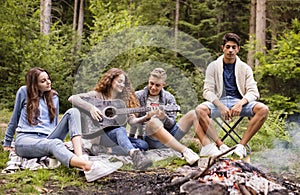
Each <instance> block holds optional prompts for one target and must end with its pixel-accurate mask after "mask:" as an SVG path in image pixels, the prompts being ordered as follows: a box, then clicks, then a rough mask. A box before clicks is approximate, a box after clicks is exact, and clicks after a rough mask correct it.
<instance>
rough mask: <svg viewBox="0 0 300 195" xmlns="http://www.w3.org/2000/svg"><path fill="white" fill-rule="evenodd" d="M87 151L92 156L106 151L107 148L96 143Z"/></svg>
mask: <svg viewBox="0 0 300 195" xmlns="http://www.w3.org/2000/svg"><path fill="white" fill-rule="evenodd" d="M89 152H90V153H91V154H92V155H94V156H98V155H99V154H101V153H105V154H106V153H108V148H107V147H105V146H101V145H98V144H93V145H92V147H91V150H90V151H89Z"/></svg>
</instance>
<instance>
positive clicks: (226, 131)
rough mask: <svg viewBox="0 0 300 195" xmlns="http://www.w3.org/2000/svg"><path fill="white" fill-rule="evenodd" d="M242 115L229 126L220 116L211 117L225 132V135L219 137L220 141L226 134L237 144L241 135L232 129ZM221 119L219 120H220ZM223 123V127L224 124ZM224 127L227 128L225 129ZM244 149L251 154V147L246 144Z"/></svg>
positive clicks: (241, 118) (240, 119)
mask: <svg viewBox="0 0 300 195" xmlns="http://www.w3.org/2000/svg"><path fill="white" fill-rule="evenodd" d="M243 118H244V117H240V118H239V119H238V120H237V121H235V123H234V124H233V125H232V126H231V125H230V124H229V123H228V122H227V121H226V120H223V119H222V118H213V120H214V121H215V123H216V124H217V125H218V126H219V127H220V128H221V129H222V130H223V131H224V132H225V135H224V136H223V137H222V138H221V141H224V140H225V139H226V138H227V137H228V136H229V137H230V138H231V139H232V140H233V141H234V142H235V143H236V144H238V143H239V141H240V140H241V139H242V138H241V136H240V135H239V134H238V133H237V132H236V131H235V130H234V129H235V128H236V127H237V126H238V125H239V123H240V122H241V121H242V120H243ZM220 120H221V122H220ZM222 123H223V124H225V127H224V125H222ZM226 127H227V128H228V129H229V130H228V129H226ZM233 134H234V135H235V136H236V137H238V139H239V141H238V140H237V139H236V138H235V137H234V136H233ZM246 149H247V150H248V153H249V154H251V147H250V146H249V145H248V144H247V145H246Z"/></svg>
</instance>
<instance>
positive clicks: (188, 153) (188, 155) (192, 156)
mask: <svg viewBox="0 0 300 195" xmlns="http://www.w3.org/2000/svg"><path fill="white" fill-rule="evenodd" d="M182 154H183V156H184V158H185V160H186V162H188V163H189V164H190V165H192V164H194V163H195V162H197V161H198V160H199V159H200V157H199V156H198V154H196V153H195V152H194V151H193V150H191V149H190V148H185V149H184V150H183V152H182Z"/></svg>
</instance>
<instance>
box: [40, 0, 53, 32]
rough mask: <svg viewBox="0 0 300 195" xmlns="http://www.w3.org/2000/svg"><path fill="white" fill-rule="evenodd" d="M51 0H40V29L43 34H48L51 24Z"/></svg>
mask: <svg viewBox="0 0 300 195" xmlns="http://www.w3.org/2000/svg"><path fill="white" fill-rule="evenodd" d="M51 4H52V2H51V0H41V8H40V9H41V18H40V25H41V27H40V31H41V33H43V34H45V35H49V33H50V26H51Z"/></svg>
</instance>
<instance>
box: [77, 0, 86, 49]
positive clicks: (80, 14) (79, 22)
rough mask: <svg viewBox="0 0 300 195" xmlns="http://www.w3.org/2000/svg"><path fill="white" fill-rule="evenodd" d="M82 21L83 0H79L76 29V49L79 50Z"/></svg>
mask: <svg viewBox="0 0 300 195" xmlns="http://www.w3.org/2000/svg"><path fill="white" fill-rule="evenodd" d="M83 22H84V0H80V7H79V17H78V29H77V35H78V41H77V50H80V47H81V41H82V33H83Z"/></svg>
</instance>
